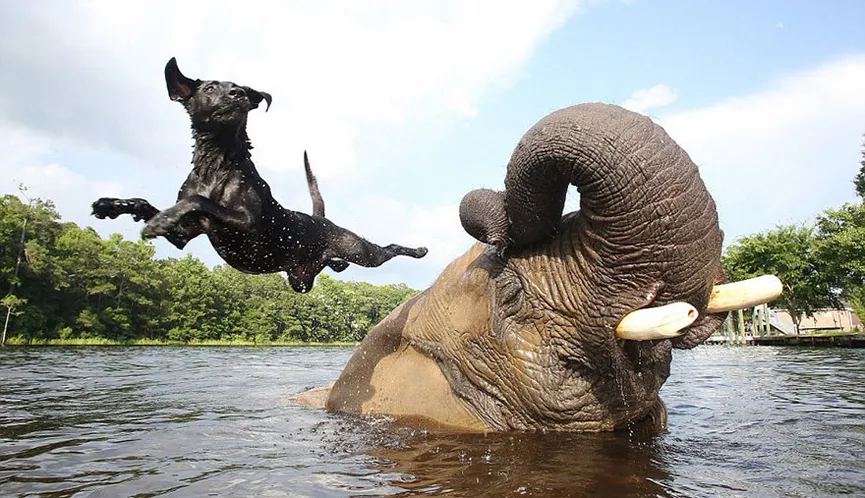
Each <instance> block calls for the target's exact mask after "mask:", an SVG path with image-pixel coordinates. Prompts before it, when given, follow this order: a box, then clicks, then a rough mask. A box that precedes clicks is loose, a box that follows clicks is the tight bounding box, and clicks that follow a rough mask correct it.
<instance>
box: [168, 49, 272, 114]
mask: <svg viewBox="0 0 865 498" xmlns="http://www.w3.org/2000/svg"><path fill="white" fill-rule="evenodd" d="M165 84H166V85H167V86H168V96H169V97H171V100H174V101H177V102H180V103H182V104H183V106H184V107H185V108H186V111H187V112H188V113H189V117H190V118H191V119H192V125H193V127H196V128H210V129H214V128H223V127H236V126H242V125H244V124H245V123H246V115H247V113H249V111H251V110H253V109H257V108H258V104H260V103H261V101H262V100H264V101H265V102H267V107H266V108H265V111H266V110H267V109H270V103H271V102H272V100H273V99H272V98H271V96H270V94H269V93H265V92H259V91H258V90H254V89H252V88H250V87H248V86H240V85H236V84H234V83H232V82H230V81H212V80H206V81H202V80H193V79H190V78H187V77H186V76H184V75H183V73H181V72H180V69H179V68H178V67H177V61H176V60H175V59H174V57H172V58H171V60H169V61H168V64H166V65H165Z"/></svg>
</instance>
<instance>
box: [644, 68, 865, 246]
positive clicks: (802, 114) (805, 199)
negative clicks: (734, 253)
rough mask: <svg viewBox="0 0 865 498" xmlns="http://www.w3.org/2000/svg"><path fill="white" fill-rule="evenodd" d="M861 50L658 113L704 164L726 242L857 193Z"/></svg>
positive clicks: (863, 97) (864, 96) (862, 110)
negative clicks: (730, 94)
mask: <svg viewBox="0 0 865 498" xmlns="http://www.w3.org/2000/svg"><path fill="white" fill-rule="evenodd" d="M863 88H865V55H863V54H860V55H853V56H849V57H845V58H842V59H839V60H835V61H832V62H829V63H826V64H824V65H822V66H820V67H817V68H815V69H812V70H808V71H803V72H800V73H798V74H793V75H789V76H787V77H784V78H782V79H780V80H778V81H775V82H773V84H771V85H770V86H768V87H767V88H766V89H765V90H763V91H760V92H757V93H754V94H751V95H747V96H743V97H735V98H730V99H727V100H725V101H722V102H719V103H717V104H715V105H711V106H708V107H704V108H700V109H694V110H690V111H685V112H681V113H675V114H671V115H667V116H664V117H662V118H661V119H660V120H659V121H660V123H661V124H662V125H663V126H664V128H665V129H666V130H667V131H668V132H669V134H670V135H671V136H672V137H673V139H674V140H676V142H677V143H679V145H681V146H682V147H684V148H685V150H687V151H688V153H689V154H690V156H691V158H692V159H693V160H694V162H695V163H696V164H697V165H698V166H699V167H700V172H701V176H702V177H703V179H704V181H705V182H706V185H707V187H708V188H709V191H710V192H711V193H712V195H713V196H714V198H715V201H716V203H717V204H718V211H719V216H720V220H721V227H722V228H723V229H724V231H725V232H726V242H727V243H731V242H734V241H735V239H736V238H738V237H739V236H741V235H747V234H750V233H755V232H758V231H762V230H766V229H770V228H773V227H774V226H775V225H776V224H779V223H793V222H800V221H807V220H809V219H811V218H812V217H813V216H814V215H816V214H818V213H819V212H820V211H822V210H823V209H825V208H827V207H833V206H838V205H840V204H841V203H842V202H844V201H849V200H853V199H854V197H855V196H854V191H853V186H852V183H851V182H852V179H853V177H854V175H855V174H856V172H857V171H858V168H859V160H860V146H861V143H862V134H863V132H865V92H863V91H862V89H863Z"/></svg>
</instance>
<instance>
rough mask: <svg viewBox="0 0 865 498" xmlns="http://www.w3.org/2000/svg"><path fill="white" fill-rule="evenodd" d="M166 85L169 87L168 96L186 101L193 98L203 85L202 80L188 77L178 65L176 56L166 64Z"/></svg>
mask: <svg viewBox="0 0 865 498" xmlns="http://www.w3.org/2000/svg"><path fill="white" fill-rule="evenodd" d="M165 85H166V86H167V87H168V96H169V97H170V98H171V100H174V101H176V102H184V101H186V100H189V99H190V98H192V96H193V95H195V92H196V90H198V87H199V85H201V80H193V79H190V78H187V77H186V76H184V75H183V73H181V72H180V68H178V67H177V59H175V58H174V57H172V58H171V60H169V61H168V64H166V65H165Z"/></svg>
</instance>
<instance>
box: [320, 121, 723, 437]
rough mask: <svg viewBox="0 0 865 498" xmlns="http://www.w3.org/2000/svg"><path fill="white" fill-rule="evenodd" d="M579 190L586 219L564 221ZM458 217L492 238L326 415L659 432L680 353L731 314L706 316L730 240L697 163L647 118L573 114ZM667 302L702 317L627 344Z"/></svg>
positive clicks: (433, 293) (337, 393)
mask: <svg viewBox="0 0 865 498" xmlns="http://www.w3.org/2000/svg"><path fill="white" fill-rule="evenodd" d="M569 185H576V186H577V188H578V189H579V192H580V211H578V212H574V213H570V214H568V215H566V216H564V217H562V209H563V206H564V201H565V194H566V191H567V188H568V186H569ZM460 217H461V220H462V222H463V226H464V227H465V229H466V230H467V231H468V232H469V233H470V234H471V235H472V236H474V237H475V238H477V239H479V240H480V241H481V242H482V243H478V244H476V245H475V246H473V247H472V248H471V249H470V250H469V251H468V252H466V253H465V254H464V255H462V256H461V257H459V258H457V259H456V260H455V261H454V262H453V263H451V264H450V265H449V266H448V267H447V268H446V269H445V270H444V271H443V272H442V274H441V276H440V277H439V278H438V279H437V280H436V282H435V283H434V284H433V285H432V287H430V288H429V289H427V290H426V291H425V292H424V293H423V294H421V295H420V296H418V297H416V298H415V299H414V300H412V301H410V302H408V303H406V304H405V305H403V306H402V307H400V308H398V309H397V310H395V311H394V312H393V313H392V314H391V315H390V316H389V317H388V318H387V319H385V320H384V321H383V322H382V323H381V324H379V325H378V326H377V327H376V328H375V329H374V330H373V331H372V332H371V333H370V335H369V336H368V338H367V339H366V340H365V341H364V343H363V344H362V345H361V346H360V348H359V349H358V351H357V352H356V353H355V356H354V357H353V358H352V360H351V362H350V363H349V365H348V366H347V367H346V369H345V370H344V372H343V374H342V376H341V377H340V379H339V380H338V381H337V383H336V384H335V385H334V387H333V389H332V391H331V393H330V397H329V400H328V406H329V408H331V409H335V410H342V411H350V412H360V413H372V412H378V413H389V414H393V415H403V416H417V417H421V418H425V419H427V421H433V422H438V423H442V424H445V425H450V426H459V427H463V428H469V429H482V430H486V429H493V430H506V429H552V430H589V431H594V430H612V429H615V428H619V427H623V426H625V425H627V424H630V423H633V422H635V421H639V420H642V419H646V418H647V417H649V418H652V419H654V421H655V422H658V423H661V424H663V421H664V419H665V412H664V411H663V405H662V404H661V403H660V400H659V398H658V391H659V390H660V388H661V386H662V385H663V383H664V381H665V380H666V378H667V376H668V374H669V371H670V370H669V367H670V361H671V350H672V349H673V348H691V347H694V346H696V345H698V344H700V343H701V342H703V341H704V340H705V339H706V338H707V337H709V335H711V334H712V333H713V332H714V331H715V330H717V329H718V327H719V326H720V324H721V322H722V321H723V318H724V316H725V315H724V314H722V313H713V312H710V311H714V310H710V309H709V299H710V294H711V293H712V290H713V286H715V285H717V284H722V283H723V282H724V272H723V270H722V268H721V243H722V238H723V234H722V232H721V230H720V229H719V227H718V218H717V213H716V210H715V203H714V201H713V200H712V197H711V196H710V195H709V193H708V192H707V191H706V188H705V186H704V184H703V181H702V180H701V179H700V176H699V173H698V171H697V167H696V166H695V165H694V164H693V163H692V162H691V160H690V158H689V157H688V154H686V153H685V151H683V150H682V149H681V148H680V147H679V146H677V145H676V143H675V142H673V140H672V139H671V138H670V137H669V136H668V135H667V134H666V132H665V131H664V130H663V129H662V128H661V127H660V126H658V125H656V124H654V123H652V121H651V120H650V119H649V118H647V117H645V116H642V115H639V114H635V113H633V112H630V111H627V110H625V109H622V108H620V107H616V106H611V105H604V104H584V105H578V106H574V107H570V108H567V109H563V110H560V111H557V112H554V113H552V114H550V115H549V116H547V117H546V118H544V119H542V120H541V121H540V122H539V123H538V124H536V125H535V126H534V127H532V128H531V129H530V130H529V131H528V132H527V133H526V134H525V136H524V137H523V138H522V140H521V141H520V143H519V145H518V146H517V148H516V150H515V151H514V153H513V156H512V157H511V161H510V163H509V164H508V171H507V177H506V179H505V191H504V192H495V191H491V190H476V191H474V192H471V193H469V194H468V195H467V196H466V197H465V198H464V199H463V202H462V204H461V206H460ZM672 303H689V304H690V305H691V306H693V308H691V309H695V310H696V312H695V313H693V314H692V316H691V317H690V319H689V320H688V322H687V323H690V325H689V326H687V327H686V328H685V329H683V330H682V331H679V332H677V333H676V334H674V337H672V338H660V339H659V338H655V339H654V340H643V341H637V340H631V339H628V338H625V339H623V338H621V337H620V336H622V335H623V334H619V335H617V330H616V329H617V326H619V324H620V322H622V320H623V318H624V317H626V316H627V315H629V314H631V312H633V311H635V310H638V309H641V308H656V307H660V306H663V305H668V304H672ZM689 308H690V307H689ZM697 316H698V317H697ZM694 317H697V318H696V320H695V321H694ZM692 321H693V323H691V322H692Z"/></svg>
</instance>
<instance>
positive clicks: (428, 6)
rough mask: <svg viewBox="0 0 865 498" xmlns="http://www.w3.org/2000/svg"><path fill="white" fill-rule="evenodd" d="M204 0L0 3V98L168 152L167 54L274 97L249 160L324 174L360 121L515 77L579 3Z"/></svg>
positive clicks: (468, 98)
mask: <svg viewBox="0 0 865 498" xmlns="http://www.w3.org/2000/svg"><path fill="white" fill-rule="evenodd" d="M202 5H204V4H202V3H198V2H181V3H177V2H168V1H156V2H147V3H146V4H145V3H141V4H137V5H129V4H127V3H124V4H122V5H121V4H118V3H117V2H114V1H111V0H89V1H86V2H79V3H78V4H71V3H69V4H64V5H62V6H61V8H58V9H44V8H41V7H40V6H38V5H30V4H18V5H15V6H12V5H11V4H10V5H5V6H4V7H3V10H4V11H8V12H3V14H4V17H6V22H5V23H4V22H2V21H0V27H2V28H7V29H6V31H5V32H6V33H7V35H6V36H4V38H6V39H7V40H8V42H7V41H4V43H3V45H5V46H6V49H0V61H2V62H3V66H4V67H5V68H9V69H14V70H15V71H10V72H6V71H4V72H6V73H7V74H12V73H14V74H16V76H15V77H14V80H13V78H11V77H7V78H2V77H0V85H2V86H0V89H2V90H3V91H2V92H0V111H5V112H3V114H4V115H5V116H4V117H5V118H6V119H7V120H8V119H11V120H13V121H15V122H18V123H21V124H23V125H25V126H29V127H31V128H36V129H40V130H44V131H46V132H50V133H52V134H53V136H71V137H72V138H75V139H78V140H81V141H84V142H85V143H87V144H89V145H91V146H107V147H110V148H112V149H114V150H117V151H122V152H127V153H130V154H134V155H151V158H152V159H153V160H155V161H159V160H164V159H165V158H167V157H176V153H177V151H178V150H180V149H181V148H185V146H186V145H187V144H188V138H187V136H186V135H185V134H184V133H182V132H181V130H182V129H184V128H185V127H186V126H185V123H184V120H185V117H184V116H183V113H182V112H181V110H180V108H179V106H176V105H174V106H172V104H171V103H169V102H168V99H167V98H166V93H165V88H164V83H163V81H162V66H163V65H164V64H165V62H166V61H167V60H168V58H169V57H170V56H172V55H176V56H177V58H178V62H179V64H180V67H181V70H183V71H184V72H186V73H187V75H189V76H191V77H193V78H196V77H200V78H202V79H233V80H237V81H239V82H241V83H242V84H247V85H250V86H253V87H257V88H259V89H262V90H265V91H268V92H270V93H272V94H273V96H274V106H273V108H272V110H271V112H270V113H269V114H268V115H266V116H265V115H263V113H259V115H257V116H255V117H253V118H251V124H250V129H251V135H252V136H253V137H254V142H255V143H256V145H257V147H258V151H257V152H258V154H257V157H259V158H261V161H260V163H261V165H260V167H262V168H264V169H273V170H277V171H282V170H286V169H299V168H300V161H299V160H298V158H300V152H301V150H302V149H303V148H307V149H310V151H314V152H315V154H316V156H318V157H320V161H319V163H320V166H319V167H318V170H319V174H320V175H321V176H322V177H324V178H327V177H330V176H336V175H339V174H342V173H345V172H347V171H350V170H352V169H353V168H355V166H356V164H355V162H356V161H355V145H356V141H357V139H358V135H359V130H360V129H363V127H364V126H365V125H369V124H372V123H386V124H402V123H405V122H411V121H414V122H418V121H422V120H424V119H427V118H428V117H429V116H431V115H438V114H443V113H444V114H451V115H454V116H457V117H468V118H471V117H473V116H475V115H477V113H478V112H479V110H478V109H479V108H478V103H479V100H480V98H481V96H482V95H483V94H484V92H485V91H487V90H489V89H491V88H495V87H496V86H499V85H502V84H508V83H510V82H513V81H514V79H515V78H517V77H518V76H519V71H520V68H521V67H522V64H523V63H524V62H525V61H526V60H527V59H528V57H529V55H530V54H531V53H532V52H533V50H534V49H535V47H536V46H537V45H538V44H539V43H540V42H541V41H543V40H544V39H545V38H546V36H547V35H548V34H549V33H550V32H552V31H553V30H555V29H556V28H558V27H559V26H561V25H562V24H563V23H564V22H565V21H566V20H567V18H568V17H569V15H570V14H571V13H572V12H573V11H574V10H575V8H576V2H575V1H574V0H565V1H556V0H543V1H538V2H533V3H532V4H527V3H524V2H519V1H517V0H510V1H506V2H501V1H495V0H482V1H475V2H463V1H460V0H446V1H438V2H429V1H427V2H402V1H399V0H379V1H376V2H352V1H348V0H335V1H329V2H281V1H258V2H256V1H248V2H244V4H243V7H242V8H239V7H238V4H237V2H233V1H223V0H213V1H211V2H207V4H206V5H207V8H201V7H202ZM25 47H26V49H24V48H25ZM58 75H62V77H60V79H61V80H62V82H61V81H58ZM60 86H62V87H63V90H62V91H58V90H59V88H58V87H60ZM28 92H29V95H25V94H27V93H28ZM22 96H25V97H27V98H22ZM72 96H74V98H72ZM34 107H35V109H34ZM154 149H156V150H154Z"/></svg>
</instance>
